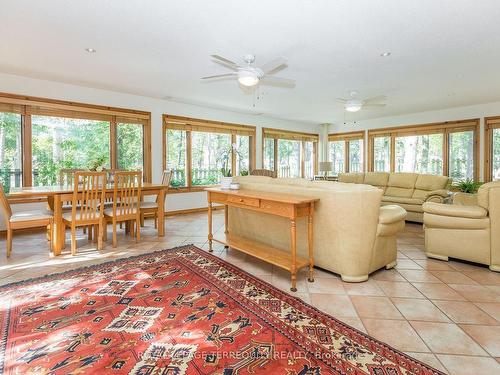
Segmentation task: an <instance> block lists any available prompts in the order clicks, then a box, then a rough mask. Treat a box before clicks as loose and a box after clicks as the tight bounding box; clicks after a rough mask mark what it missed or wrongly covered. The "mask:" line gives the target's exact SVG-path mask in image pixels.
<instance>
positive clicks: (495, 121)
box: [484, 116, 500, 182]
mask: <svg viewBox="0 0 500 375" xmlns="http://www.w3.org/2000/svg"><path fill="white" fill-rule="evenodd" d="M495 129H500V116H491V117H485V118H484V181H485V182H490V181H493V170H492V168H493V163H492V161H493V130H495Z"/></svg>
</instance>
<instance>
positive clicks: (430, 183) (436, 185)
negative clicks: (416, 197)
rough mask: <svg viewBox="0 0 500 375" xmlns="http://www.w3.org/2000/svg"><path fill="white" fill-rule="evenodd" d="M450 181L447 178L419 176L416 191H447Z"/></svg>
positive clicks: (430, 175) (428, 175)
mask: <svg viewBox="0 0 500 375" xmlns="http://www.w3.org/2000/svg"><path fill="white" fill-rule="evenodd" d="M449 181H450V179H449V178H448V177H447V176H438V175H433V174H419V175H418V177H417V181H416V182H415V189H419V190H427V191H432V190H440V189H446V187H447V186H448V183H449Z"/></svg>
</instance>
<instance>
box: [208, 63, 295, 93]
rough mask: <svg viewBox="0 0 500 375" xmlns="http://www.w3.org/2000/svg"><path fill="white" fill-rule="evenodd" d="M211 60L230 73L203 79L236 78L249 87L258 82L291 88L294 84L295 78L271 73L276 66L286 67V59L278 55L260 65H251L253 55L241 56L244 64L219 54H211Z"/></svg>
mask: <svg viewBox="0 0 500 375" xmlns="http://www.w3.org/2000/svg"><path fill="white" fill-rule="evenodd" d="M211 57H212V60H213V61H214V62H216V63H217V64H220V65H222V66H224V67H226V68H229V69H231V70H232V72H231V73H226V74H217V75H214V76H207V77H202V78H201V79H203V80H211V79H217V78H229V77H231V78H236V79H238V82H239V83H241V84H242V85H243V86H247V87H251V86H255V85H257V84H259V83H263V84H270V85H278V86H284V87H289V88H292V87H294V86H295V80H293V79H288V78H281V77H275V76H273V75H272V74H273V73H276V71H277V70H278V68H284V67H286V64H287V60H286V59H285V58H284V57H278V58H277V59H274V60H272V61H269V62H268V63H267V64H264V65H262V66H260V67H256V66H254V65H253V63H254V61H255V56H254V55H245V56H243V61H244V62H245V64H246V65H238V64H236V63H235V62H234V61H231V60H229V59H226V58H225V57H222V56H219V55H211Z"/></svg>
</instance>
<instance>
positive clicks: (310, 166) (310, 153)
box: [304, 142, 314, 179]
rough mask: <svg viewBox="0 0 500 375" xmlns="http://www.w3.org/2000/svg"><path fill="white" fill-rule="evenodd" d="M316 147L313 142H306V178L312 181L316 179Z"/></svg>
mask: <svg viewBox="0 0 500 375" xmlns="http://www.w3.org/2000/svg"><path fill="white" fill-rule="evenodd" d="M313 148H314V146H313V142H304V151H305V155H304V177H305V178H309V179H312V178H313V177H314V149H313Z"/></svg>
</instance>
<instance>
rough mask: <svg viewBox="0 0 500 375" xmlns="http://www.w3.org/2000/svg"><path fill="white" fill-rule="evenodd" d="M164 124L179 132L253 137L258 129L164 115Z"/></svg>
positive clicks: (249, 126)
mask: <svg viewBox="0 0 500 375" xmlns="http://www.w3.org/2000/svg"><path fill="white" fill-rule="evenodd" d="M163 124H164V125H166V126H167V127H168V128H170V129H177V130H192V131H204V132H222V133H232V132H235V133H234V134H239V135H253V134H255V132H256V127H255V126H251V125H243V124H235V123H230V122H222V121H213V120H205V119H199V118H191V117H183V116H175V115H167V114H164V115H163Z"/></svg>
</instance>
